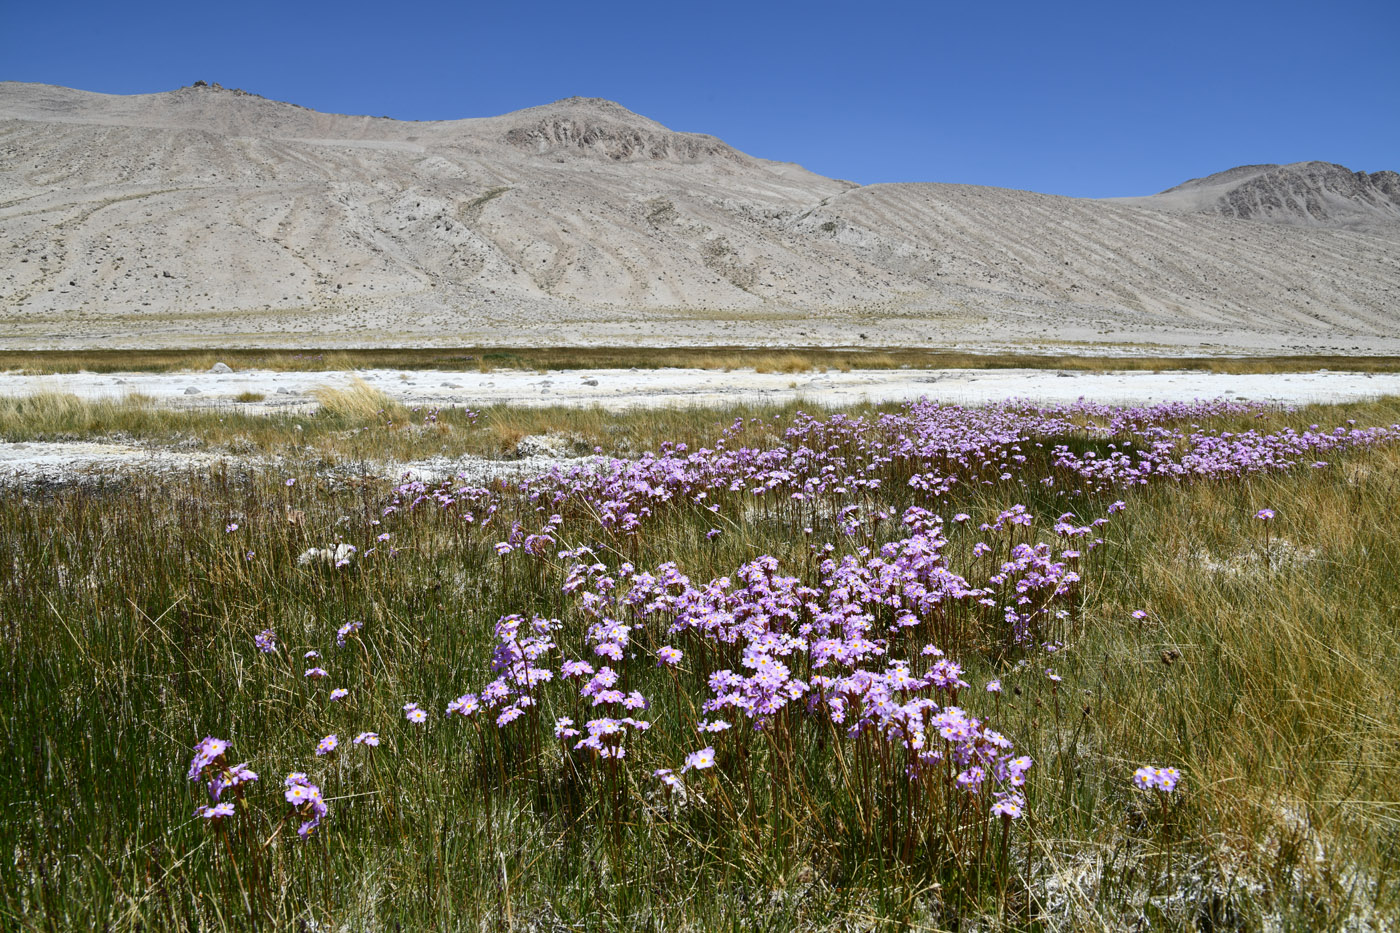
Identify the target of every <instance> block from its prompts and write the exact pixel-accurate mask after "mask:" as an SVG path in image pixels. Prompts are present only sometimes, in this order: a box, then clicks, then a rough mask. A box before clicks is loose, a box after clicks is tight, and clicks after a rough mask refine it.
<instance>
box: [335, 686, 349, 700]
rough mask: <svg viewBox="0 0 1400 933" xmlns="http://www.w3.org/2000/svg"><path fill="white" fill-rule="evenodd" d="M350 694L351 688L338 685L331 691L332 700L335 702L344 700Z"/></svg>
mask: <svg viewBox="0 0 1400 933" xmlns="http://www.w3.org/2000/svg"><path fill="white" fill-rule="evenodd" d="M349 695H350V691H349V690H346V689H345V688H344V687H336V688H335V689H334V690H332V691H331V702H332V703H334V702H335V701H337V700H343V699H345V698H346V697H348V696H349Z"/></svg>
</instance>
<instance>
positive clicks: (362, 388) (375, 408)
mask: <svg viewBox="0 0 1400 933" xmlns="http://www.w3.org/2000/svg"><path fill="white" fill-rule="evenodd" d="M311 394H312V395H313V396H314V397H315V399H316V401H317V402H319V403H320V404H321V411H322V412H324V413H325V414H327V415H329V416H331V417H332V418H338V419H340V420H342V421H354V422H369V421H373V420H374V419H376V418H379V419H384V420H388V421H392V420H394V419H395V418H401V417H405V416H406V415H407V411H408V409H406V408H405V407H404V406H403V404H402V403H400V402H399V401H397V400H396V399H395V398H394V397H393V396H391V395H389V394H388V393H386V392H384V391H383V390H381V389H376V388H375V387H374V386H372V385H370V384H369V383H368V382H365V381H364V380H363V379H361V378H359V377H358V376H357V377H355V379H354V380H353V381H352V382H351V384H350V385H349V386H347V387H345V388H343V389H339V388H334V387H332V386H319V387H317V388H315V389H313V390H312V392H311Z"/></svg>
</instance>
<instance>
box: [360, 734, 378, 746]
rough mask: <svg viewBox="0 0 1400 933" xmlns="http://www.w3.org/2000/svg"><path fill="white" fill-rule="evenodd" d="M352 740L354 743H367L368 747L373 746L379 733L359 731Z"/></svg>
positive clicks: (376, 743) (375, 744)
mask: <svg viewBox="0 0 1400 933" xmlns="http://www.w3.org/2000/svg"><path fill="white" fill-rule="evenodd" d="M354 742H355V744H356V745H368V746H369V747H370V748H374V747H376V746H377V745H378V744H379V733H378V732H361V733H360V734H359V735H357V736H355V740H354Z"/></svg>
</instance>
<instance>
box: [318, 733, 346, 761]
mask: <svg viewBox="0 0 1400 933" xmlns="http://www.w3.org/2000/svg"><path fill="white" fill-rule="evenodd" d="M339 745H340V737H339V736H337V735H336V734H335V733H334V732H332V733H331V734H330V735H328V736H326V737H325V738H324V739H322V740H321V741H319V742H317V743H316V754H317V755H322V756H324V755H329V754H330V753H331V752H333V751H335V750H336V747H337V746H339Z"/></svg>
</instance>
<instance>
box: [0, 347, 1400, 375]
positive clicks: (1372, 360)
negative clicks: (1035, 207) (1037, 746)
mask: <svg viewBox="0 0 1400 933" xmlns="http://www.w3.org/2000/svg"><path fill="white" fill-rule="evenodd" d="M1066 350H1067V352H1066V354H1052V353H1044V352H1037V353H1018V352H1015V351H1007V352H1000V353H995V354H993V353H971V352H965V351H956V350H940V349H911V348H827V347H821V348H803V347H794V348H791V349H786V350H775V349H772V348H754V347H695V348H664V347H663V348H652V347H556V348H549V347H544V348H504V347H502V348H471V347H465V348H458V349H429V348H424V349H384V350H355V351H340V350H317V349H307V350H295V351H291V350H289V351H269V350H250V349H228V350H53V351H48V350H42V351H40V350H35V351H20V350H4V351H0V371H20V372H25V373H31V374H43V373H72V372H80V371H90V372H174V371H193V372H200V371H205V370H208V369H209V368H210V367H211V366H213V365H214V364H215V363H217V362H223V363H226V364H228V365H229V366H231V367H233V368H234V369H239V370H242V369H270V370H283V371H298V372H323V371H330V370H352V369H363V368H386V369H445V370H478V371H481V372H492V371H495V370H498V369H506V370H525V371H535V370H550V369H554V370H559V369H566V370H567V369H630V368H633V367H636V368H638V369H661V368H692V369H713V370H723V371H730V370H735V369H745V368H759V367H762V369H763V371H766V372H806V371H809V370H813V369H840V370H847V369H853V368H854V369H898V368H901V367H909V368H912V369H1011V368H1031V369H1071V370H1080V371H1090V372H1098V371H1105V370H1143V371H1161V370H1173V369H1190V370H1199V371H1201V372H1220V373H1274V372H1311V371H1314V370H1317V369H1332V370H1338V371H1351V372H1396V371H1400V357H1394V356H1317V355H1310V356H1278V357H1264V356H1259V357H1240V358H1227V357H1189V356H1179V357H1171V356H1099V355H1090V354H1088V353H1083V352H1073V350H1074V348H1066Z"/></svg>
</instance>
